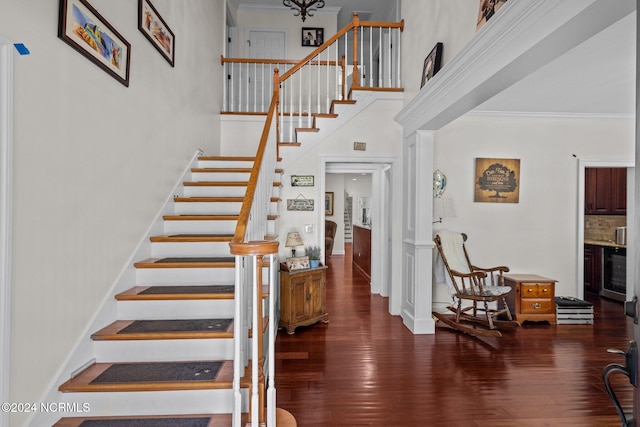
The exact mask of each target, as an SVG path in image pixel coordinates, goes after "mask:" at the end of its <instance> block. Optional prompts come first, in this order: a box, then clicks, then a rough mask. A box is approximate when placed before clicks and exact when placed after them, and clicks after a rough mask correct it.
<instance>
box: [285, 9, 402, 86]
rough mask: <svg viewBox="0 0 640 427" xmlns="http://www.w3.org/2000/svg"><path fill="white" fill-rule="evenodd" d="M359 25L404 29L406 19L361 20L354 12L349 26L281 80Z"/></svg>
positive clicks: (286, 74) (319, 47)
mask: <svg viewBox="0 0 640 427" xmlns="http://www.w3.org/2000/svg"><path fill="white" fill-rule="evenodd" d="M357 27H385V28H399V29H400V31H404V19H403V20H402V21H400V22H377V21H360V19H359V18H358V14H357V13H354V14H353V21H351V22H350V23H349V24H347V26H345V27H344V28H343V29H342V30H340V31H338V32H337V33H336V34H334V36H333V37H331V38H330V39H329V40H327V41H326V42H324V43H323V44H322V45H321V46H318V47H317V48H316V49H315V50H314V51H313V52H311V53H310V54H309V55H307V56H306V57H305V58H304V59H303V60H302V61H300V62H298V63H297V65H296V66H294V67H292V68H291V69H289V71H287V72H286V73H284V74H283V75H281V76H280V82H283V81H285V80H287V79H288V78H289V77H291V75H292V74H294V73H295V72H296V71H298V70H299V69H300V68H302V67H304V66H305V65H306V64H307V63H309V62H310V61H311V60H312V59H313V58H315V57H316V56H318V55H319V54H320V53H321V52H323V51H324V50H325V49H327V48H328V47H329V46H330V45H332V44H333V43H334V42H335V41H336V40H338V39H339V38H340V37H342V36H343V35H345V34H346V33H348V32H349V31H351V30H352V29H355V28H357Z"/></svg>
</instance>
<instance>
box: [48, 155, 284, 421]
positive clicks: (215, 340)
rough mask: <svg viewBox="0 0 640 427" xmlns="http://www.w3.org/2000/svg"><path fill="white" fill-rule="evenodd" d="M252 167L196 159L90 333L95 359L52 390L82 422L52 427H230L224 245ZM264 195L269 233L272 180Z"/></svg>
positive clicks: (229, 265)
mask: <svg viewBox="0 0 640 427" xmlns="http://www.w3.org/2000/svg"><path fill="white" fill-rule="evenodd" d="M252 167H253V159H252V158H237V157H200V158H199V159H198V165H197V167H196V168H193V169H192V170H191V180H190V181H188V182H184V183H183V195H181V196H180V197H178V196H176V197H174V199H173V203H172V204H173V210H174V212H172V213H170V214H166V215H164V216H163V221H162V222H163V228H164V230H163V233H162V234H159V235H154V236H152V237H151V238H150V241H151V257H150V258H148V259H144V260H139V261H136V262H135V263H134V267H135V283H132V287H131V288H129V289H128V290H126V291H123V292H118V293H117V294H116V295H114V299H115V301H116V304H117V319H113V322H111V323H110V324H107V325H104V327H103V328H102V329H99V330H96V331H95V332H94V333H93V334H92V335H91V340H92V341H93V350H94V357H95V359H94V360H93V361H91V362H90V363H88V364H87V366H85V367H84V369H82V370H80V371H79V372H77V373H76V374H75V375H74V376H73V378H71V379H69V380H68V381H66V382H65V383H63V384H61V385H60V387H59V391H60V392H61V393H60V394H61V395H60V398H59V401H60V402H63V404H64V405H66V408H67V409H71V410H72V412H77V413H78V415H83V413H84V412H90V415H91V417H89V418H86V417H80V416H78V417H70V418H62V419H60V420H59V421H58V422H57V423H56V424H54V426H55V427H69V426H80V425H82V427H91V426H95V427H106V426H108V427H119V426H132V425H136V426H138V425H140V426H154V427H161V426H172V427H196V426H203V427H204V426H207V427H213V426H216V427H217V426H230V425H231V420H232V416H231V412H232V410H233V407H234V393H233V390H232V381H233V372H234V370H233V369H234V367H233V363H234V362H233V358H234V334H236V333H238V331H237V330H235V328H234V321H233V319H234V292H235V286H234V280H235V260H236V258H235V257H234V256H233V255H231V253H230V248H229V243H230V242H231V240H232V238H233V233H234V230H235V228H236V222H237V220H238V215H239V212H240V208H241V206H242V198H243V196H244V193H245V190H246V186H247V181H248V178H249V174H250V172H251V168H252ZM278 180H279V179H276V181H278ZM273 188H274V191H275V193H276V195H275V197H274V198H272V199H271V208H270V215H269V218H270V220H269V224H270V226H269V227H268V228H269V230H270V232H271V233H272V234H275V224H274V222H275V219H276V213H277V201H278V198H277V191H278V189H279V182H274V187H273ZM264 276H265V277H268V275H267V274H265V275H264ZM265 296H266V295H263V297H265ZM248 369H249V368H247V371H245V372H248ZM246 377H247V376H246V375H245V378H246ZM248 386H249V382H248V381H247V380H242V381H241V387H242V390H244V392H243V393H244V394H245V396H248V391H247V390H248ZM243 401H245V402H246V401H247V400H246V398H245V399H244V400H243ZM74 410H75V411H74ZM248 411H249V408H248V405H247V404H245V405H244V406H243V407H242V412H243V413H245V414H246V413H247V412H248ZM243 418H244V419H243V424H244V423H245V422H246V419H248V418H247V416H246V415H245V416H244V417H243Z"/></svg>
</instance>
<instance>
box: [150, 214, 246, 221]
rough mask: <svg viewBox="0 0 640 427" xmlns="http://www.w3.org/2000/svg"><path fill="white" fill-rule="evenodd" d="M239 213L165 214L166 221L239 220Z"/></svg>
mask: <svg viewBox="0 0 640 427" xmlns="http://www.w3.org/2000/svg"><path fill="white" fill-rule="evenodd" d="M238 218H239V215H165V216H163V217H162V219H164V220H165V221H203V220H205V221H237V220H238Z"/></svg>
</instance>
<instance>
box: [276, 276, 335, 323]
mask: <svg viewBox="0 0 640 427" xmlns="http://www.w3.org/2000/svg"><path fill="white" fill-rule="evenodd" d="M326 269H327V267H326V266H321V267H317V268H305V269H302V270H294V271H288V270H287V269H286V266H283V265H281V266H280V327H282V328H286V329H287V333H289V334H293V333H294V332H295V329H296V328H297V327H298V326H307V325H312V324H314V323H316V322H320V321H322V322H328V321H329V320H328V319H329V315H328V314H327V312H326V300H327V299H326V285H325V271H326Z"/></svg>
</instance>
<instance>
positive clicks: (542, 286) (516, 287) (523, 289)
mask: <svg viewBox="0 0 640 427" xmlns="http://www.w3.org/2000/svg"><path fill="white" fill-rule="evenodd" d="M555 283H556V280H553V279H547V278H546V277H542V276H538V275H535V274H505V275H504V284H505V285H506V286H511V287H512V288H513V291H511V293H509V295H508V296H507V305H508V306H509V310H511V314H512V315H513V316H514V317H515V319H516V320H517V321H518V322H524V321H526V320H531V321H534V322H540V321H547V322H549V323H550V324H552V325H555V324H556V303H555Z"/></svg>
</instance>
